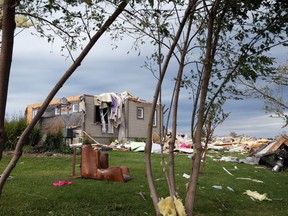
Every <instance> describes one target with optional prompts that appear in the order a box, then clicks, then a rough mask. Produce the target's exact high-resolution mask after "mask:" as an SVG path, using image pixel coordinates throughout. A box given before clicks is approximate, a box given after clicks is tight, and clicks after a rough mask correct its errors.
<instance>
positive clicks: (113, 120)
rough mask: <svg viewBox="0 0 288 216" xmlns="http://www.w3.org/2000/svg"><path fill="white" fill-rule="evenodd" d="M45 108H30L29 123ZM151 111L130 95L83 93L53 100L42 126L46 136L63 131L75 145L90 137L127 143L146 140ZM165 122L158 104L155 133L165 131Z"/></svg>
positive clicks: (107, 141) (27, 111)
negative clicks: (162, 120) (163, 125)
mask: <svg viewBox="0 0 288 216" xmlns="http://www.w3.org/2000/svg"><path fill="white" fill-rule="evenodd" d="M41 105H42V103H37V104H31V105H28V106H27V108H26V112H25V114H26V119H27V122H28V123H29V122H30V121H31V120H32V119H33V117H34V116H35V115H36V114H37V111H38V110H39V108H40V107H41ZM151 111H152V103H148V102H145V101H143V100H140V99H139V98H136V97H134V96H132V95H131V94H129V93H128V92H123V93H120V94H119V93H103V94H100V95H87V94H82V95H78V96H73V97H67V98H62V99H59V100H52V101H51V103H50V104H49V106H48V107H47V109H46V111H45V112H44V114H43V115H42V117H41V119H40V121H39V125H40V128H41V130H42V132H43V133H44V134H47V133H49V132H50V133H55V132H58V131H63V135H64V137H65V138H67V139H70V140H71V141H70V142H71V143H81V142H82V141H83V137H85V135H87V134H88V135H89V136H91V137H92V138H93V139H94V140H96V141H97V142H99V143H101V144H109V143H111V142H112V141H114V140H116V139H117V140H118V141H119V142H121V143H124V142H126V141H129V140H134V139H135V138H145V137H146V135H147V128H148V121H149V116H150V114H151ZM161 119H163V118H162V109H161V106H160V105H159V104H158V105H157V107H156V111H155V113H154V121H153V132H156V133H158V134H159V133H160V128H162V126H161V125H162V122H160V120H161ZM88 135H87V136H88Z"/></svg>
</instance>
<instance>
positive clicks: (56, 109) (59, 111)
mask: <svg viewBox="0 0 288 216" xmlns="http://www.w3.org/2000/svg"><path fill="white" fill-rule="evenodd" d="M60 114H61V109H60V108H59V107H55V115H60Z"/></svg>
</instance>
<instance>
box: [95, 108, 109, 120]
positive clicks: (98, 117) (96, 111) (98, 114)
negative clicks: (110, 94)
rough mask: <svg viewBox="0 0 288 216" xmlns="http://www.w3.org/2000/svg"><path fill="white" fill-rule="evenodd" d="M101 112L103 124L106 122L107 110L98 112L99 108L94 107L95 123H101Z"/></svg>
mask: <svg viewBox="0 0 288 216" xmlns="http://www.w3.org/2000/svg"><path fill="white" fill-rule="evenodd" d="M101 112H103V116H104V120H105V122H108V108H104V109H102V111H101V110H100V108H99V106H95V122H99V123H102V120H101Z"/></svg>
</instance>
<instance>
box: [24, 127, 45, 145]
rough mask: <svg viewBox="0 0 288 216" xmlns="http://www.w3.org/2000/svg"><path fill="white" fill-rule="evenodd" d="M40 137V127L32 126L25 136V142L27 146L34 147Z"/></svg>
mask: <svg viewBox="0 0 288 216" xmlns="http://www.w3.org/2000/svg"><path fill="white" fill-rule="evenodd" d="M42 137H43V135H42V132H41V129H40V127H34V128H33V130H32V131H31V133H30V134H29V136H28V138H27V142H26V144H27V145H29V146H32V147H35V146H37V145H38V144H39V143H40V141H41V140H42Z"/></svg>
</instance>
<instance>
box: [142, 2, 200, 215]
mask: <svg viewBox="0 0 288 216" xmlns="http://www.w3.org/2000/svg"><path fill="white" fill-rule="evenodd" d="M196 3H197V0H190V1H189V4H188V6H187V8H186V10H185V14H184V16H183V18H182V20H181V23H180V26H179V29H178V31H177V33H176V35H175V38H174V40H173V43H172V45H171V47H170V49H169V52H168V54H167V56H166V58H165V61H164V64H163V68H162V71H161V74H160V77H159V80H158V83H157V86H156V88H155V92H154V99H153V102H152V112H151V115H150V119H149V124H148V130H147V140H146V147H145V160H146V163H145V165H146V175H147V182H148V185H149V189H150V195H151V198H152V201H153V205H154V209H155V212H156V215H160V212H159V208H158V201H159V198H158V195H157V191H156V187H155V182H154V179H153V175H152V173H153V172H152V163H151V149H152V122H153V117H154V112H153V110H155V108H156V104H157V102H158V97H159V93H160V89H161V85H162V82H163V79H164V76H165V74H166V71H167V68H168V65H169V62H170V60H171V57H172V55H173V52H174V50H175V47H176V45H177V43H178V41H179V38H180V36H181V34H182V31H183V28H184V26H185V24H186V22H187V20H188V18H189V16H190V14H191V11H192V10H193V8H194V7H195V5H196Z"/></svg>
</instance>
